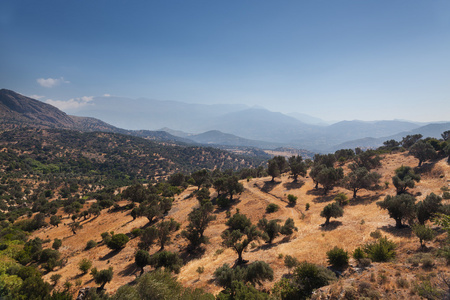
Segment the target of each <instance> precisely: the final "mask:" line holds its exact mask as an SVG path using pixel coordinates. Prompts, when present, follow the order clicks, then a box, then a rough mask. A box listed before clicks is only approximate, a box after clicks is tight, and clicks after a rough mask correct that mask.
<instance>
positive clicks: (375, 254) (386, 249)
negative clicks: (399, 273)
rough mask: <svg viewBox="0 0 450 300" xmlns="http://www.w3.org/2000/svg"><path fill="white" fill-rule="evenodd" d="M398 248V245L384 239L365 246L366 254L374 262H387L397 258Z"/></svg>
mask: <svg viewBox="0 0 450 300" xmlns="http://www.w3.org/2000/svg"><path fill="white" fill-rule="evenodd" d="M396 247H397V245H396V244H395V243H394V242H392V241H390V240H388V239H387V237H384V238H380V239H378V240H377V241H376V242H373V243H368V244H366V245H365V246H364V252H365V253H366V254H367V256H368V257H369V258H370V259H372V261H376V262H385V261H389V260H391V259H393V258H394V257H395V255H396V253H395V248H396Z"/></svg>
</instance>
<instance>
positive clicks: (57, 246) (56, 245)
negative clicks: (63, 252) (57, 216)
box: [52, 239, 62, 250]
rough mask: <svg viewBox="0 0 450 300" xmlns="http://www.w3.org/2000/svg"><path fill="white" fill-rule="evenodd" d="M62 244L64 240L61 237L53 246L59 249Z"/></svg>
mask: <svg viewBox="0 0 450 300" xmlns="http://www.w3.org/2000/svg"><path fill="white" fill-rule="evenodd" d="M61 246H62V241H61V240H60V239H55V240H54V242H53V244H52V248H53V249H55V250H58V249H59V248H60V247H61Z"/></svg>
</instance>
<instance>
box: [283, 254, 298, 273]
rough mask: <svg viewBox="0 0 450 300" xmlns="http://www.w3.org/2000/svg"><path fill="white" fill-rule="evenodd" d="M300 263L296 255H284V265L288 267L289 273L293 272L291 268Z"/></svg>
mask: <svg viewBox="0 0 450 300" xmlns="http://www.w3.org/2000/svg"><path fill="white" fill-rule="evenodd" d="M298 264H299V261H298V260H297V259H296V258H295V257H293V256H290V255H286V256H285V257H284V265H285V266H286V267H287V268H288V270H289V273H290V272H291V269H292V268H295V267H296V266H298Z"/></svg>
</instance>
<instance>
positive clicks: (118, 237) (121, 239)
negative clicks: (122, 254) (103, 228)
mask: <svg viewBox="0 0 450 300" xmlns="http://www.w3.org/2000/svg"><path fill="white" fill-rule="evenodd" d="M129 240H130V239H129V238H128V236H127V235H126V234H123V233H118V234H114V235H113V236H112V237H111V240H110V241H109V242H108V243H107V244H106V245H107V246H108V248H109V249H111V250H120V249H122V248H123V247H125V245H126V244H127V243H128V241H129Z"/></svg>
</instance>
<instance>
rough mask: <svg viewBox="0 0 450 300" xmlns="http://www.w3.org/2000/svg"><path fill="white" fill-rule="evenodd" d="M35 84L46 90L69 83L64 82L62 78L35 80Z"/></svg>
mask: <svg viewBox="0 0 450 300" xmlns="http://www.w3.org/2000/svg"><path fill="white" fill-rule="evenodd" d="M36 81H37V83H39V84H40V85H41V86H43V87H46V88H52V87H55V86H58V85H60V84H61V83H70V81H67V80H64V78H63V77H60V78H47V79H45V78H38V79H36Z"/></svg>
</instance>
